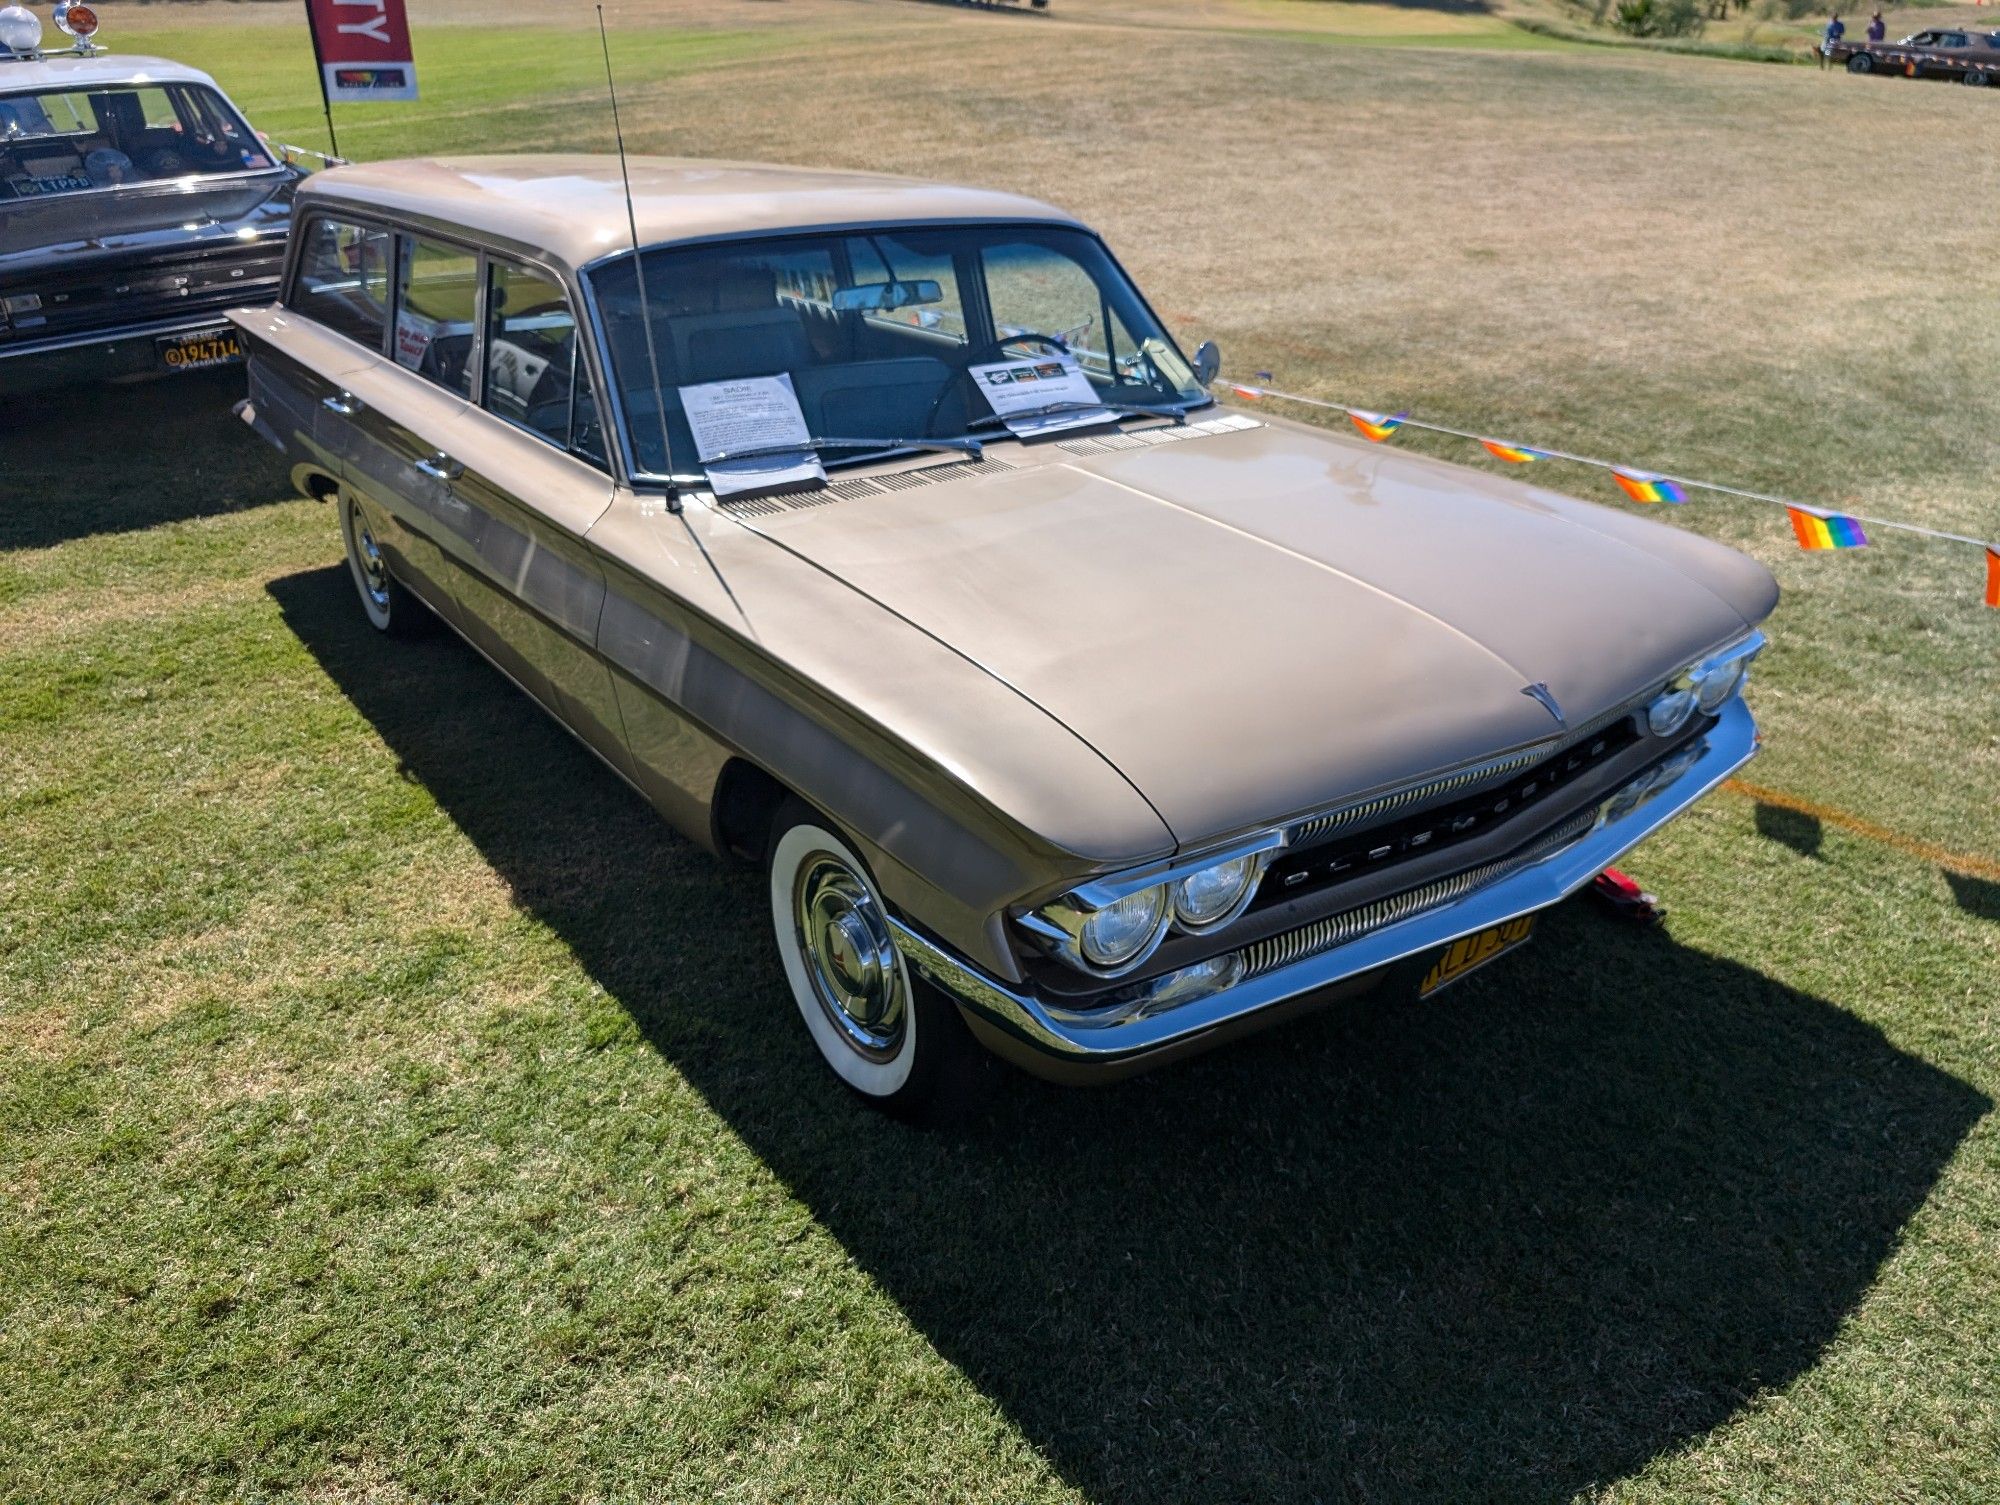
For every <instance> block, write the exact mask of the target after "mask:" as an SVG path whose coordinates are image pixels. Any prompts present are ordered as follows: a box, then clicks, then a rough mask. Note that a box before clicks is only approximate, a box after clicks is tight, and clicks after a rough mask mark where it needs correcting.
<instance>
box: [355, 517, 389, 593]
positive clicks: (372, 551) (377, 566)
mask: <svg viewBox="0 0 2000 1505" xmlns="http://www.w3.org/2000/svg"><path fill="white" fill-rule="evenodd" d="M347 527H348V531H349V532H350V533H351V534H352V535H353V538H354V573H355V577H356V583H357V584H358V585H359V586H360V587H361V594H362V595H364V596H366V597H367V598H368V599H369V601H370V602H371V603H372V604H373V605H374V606H375V608H376V609H377V610H378V611H387V610H388V608H389V567H388V566H387V565H385V564H384V563H383V562H382V550H381V549H380V548H379V547H377V546H376V543H375V535H374V533H373V532H371V531H370V529H369V527H368V520H367V519H366V518H364V517H363V516H362V515H361V504H360V503H359V502H357V501H353V500H350V501H349V502H348V504H347Z"/></svg>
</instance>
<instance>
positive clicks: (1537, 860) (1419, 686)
mask: <svg viewBox="0 0 2000 1505" xmlns="http://www.w3.org/2000/svg"><path fill="white" fill-rule="evenodd" d="M631 178H632V190H633V193H632V199H631V203H630V207H629V218H628V205H627V200H626V197H625V195H624V192H623V191H622V188H621V183H620V173H619V167H618V163H617V161H616V159H609V160H607V159H601V158H592V157H491V158H466V159H458V160H450V161H410V162H395V163H381V164H372V165H368V166H358V167H346V168H339V169H335V170H333V171H330V172H327V173H323V174H320V175H318V176H316V177H314V178H312V179H310V180H308V182H307V183H306V184H305V185H303V187H302V188H301V191H300V196H299V228H298V233H297V235H296V237H295V241H294V249H293V253H292V257H291V263H290V268H289V272H288V277H287V281H286V284H285V289H284V295H283V301H282V302H281V303H280V304H279V305H277V306H275V307H269V308H255V309H242V310H238V311H237V312H235V313H234V314H233V315H232V318H233V319H234V320H235V322H236V324H237V325H238V327H239V328H240V329H241V331H242V333H243V337H244V340H245V343H246V345H247V348H248V350H249V357H250V381H251V398H250V400H249V402H248V403H247V404H245V406H244V408H243V416H244V417H245V419H246V421H248V422H250V423H251V424H252V425H253V426H254V427H255V428H256V430H257V431H258V432H259V433H261V434H262V435H264V436H265V437H266V438H267V439H269V440H270V441H271V442H273V443H274V444H276V445H278V446H280V447H282V448H283V449H285V450H286V451H287V452H288V453H289V455H290V456H291V458H292V460H293V463H294V466H295V470H294V477H295V480H296V482H297V484H298V485H299V487H300V488H301V489H302V490H303V491H304V492H306V493H307V494H308V495H312V496H317V497H323V498H326V499H328V500H331V501H333V502H335V504H336V505H337V507H338V510H339V515H340V522H341V527H342V530H343V535H344V538H345V541H346V547H347V554H348V559H349V562H350V564H351V567H352V573H353V578H354V582H355V585H356V586H357V587H358V589H359V593H360V598H361V604H362V607H363V609H364V610H365V611H366V613H367V615H368V618H369V620H370V621H371V622H372V623H373V624H374V625H375V626H376V627H377V628H380V629H382V630H383V631H385V632H390V633H393V632H398V631H401V630H403V629H404V628H405V627H408V626H411V625H413V623H414V622H415V621H422V620H428V618H430V617H431V616H433V615H434V616H436V617H437V618H441V619H442V620H444V621H445V622H447V623H449V624H450V625H451V626H453V627H454V628H455V629H457V631H458V632H460V633H461V634H463V635H464V636H465V638H466V639H467V640H469V641H470V642H471V643H472V644H473V645H474V646H475V647H476V648H477V649H479V651H480V652H482V653H483V654H484V655H485V656H486V657H488V658H489V659H491V660H492V662H493V663H495V664H496V665H498V666H499V667H500V668H501V669H502V670H503V671H504V672H505V673H506V674H508V675H509V676H510V677H512V678H513V679H514V680H515V681H516V682H517V683H518V684H519V685H520V686H521V687H522V688H523V689H525V690H526V691H527V692H528V693H529V694H530V695H532V696H533V697H534V698H535V699H536V700H538V701H539V702H540V703H541V704H542V705H543V706H544V707H546V708H547V709H548V710H549V711H550V712H551V713H552V714H553V715H555V716H556V717H557V718H558V719H559V720H560V721H561V722H562V723H563V724H564V725H565V726H566V727H568V728H569V729H570V730H571V731H572V732H574V733H575V735H576V736H577V737H578V738H580V739H581V740H582V741H583V742H584V743H585V744H586V745H587V746H588V747H590V748H591V749H592V750H593V751H594V752H596V753H597V754H598V756H599V757H601V758H602V759H603V760H604V761H605V762H606V763H607V764H609V765H610V766H611V767H612V768H613V769H615V770H616V771H617V772H618V773H619V774H621V775H622V776H623V777H624V778H625V779H627V780H629V781H630V782H631V783H632V784H633V785H634V786H635V787H636V788H637V789H638V790H639V791H640V792H641V793H643V794H644V796H645V797H646V798H647V799H648V800H650V801H651V802H652V803H653V804H654V805H655V806H656V807H657V808H658V809H659V810H660V811H661V812H662V813H663V814H664V815H665V816H666V818H667V819H668V820H669V821H671V822H672V823H673V824H674V825H675V826H676V827H678V828H679V829H680V830H681V831H682V832H684V833H686V834H687V835H688V836H689V837H691V838H693V839H694V840H696V841H699V842H702V843H705V844H707V845H708V846H710V847H712V848H713V849H714V850H716V851H717V852H719V853H723V854H729V855H732V856H736V857H739V858H742V859H746V860H750V861H755V862H761V863H762V864H764V866H765V868H766V870H767V871H768V874H769V888H770V902H771V921H772V927H773V934H774V937H775V940H776V943H777V947H778V951H779V955H780V957H781V959H782V962H783V966H784V971H785V974H786V976H787V978H788V980H789V984H790V988H791V991H792V993H793V994H794V996H795V1001H796V1002H797V1005H798V1008H799V1011H800V1013H801V1015H802V1016H803V1018H804V1020H805V1023H806V1025H807V1028H808V1030H809V1031H810V1034H811V1036H812V1038H813V1040H814V1041H815V1042H816V1043H817V1045H818V1047H819V1049H820V1051H821V1052H822V1053H823V1054H824V1056H825V1058H826V1060H827V1061H828V1063H829V1064H830V1065H831V1066H832V1067H833V1069H834V1070H835V1071H836V1072H837V1073H838V1074H839V1076H840V1077H841V1078H842V1080H844V1081H845V1082H847V1083H848V1084H849V1085H850V1086H851V1087H853V1088H854V1089H855V1090H856V1091H858V1092H860V1093H861V1094H863V1095H864V1096H866V1097H868V1098H870V1099H872V1100H874V1101H875V1102H877V1103H879V1104H881V1105H884V1106H887V1107H890V1108H893V1109H899V1110H907V1109H914V1108H916V1107H919V1106H921V1105H924V1104H926V1103H927V1102H932V1101H935V1100H938V1099H939V1098H941V1097H946V1096H948V1095H949V1094H950V1093H951V1092H953V1091H954V1090H955V1088H954V1084H955V1083H956V1082H957V1081H958V1080H959V1072H960V1071H961V1069H962V1068H963V1067H964V1066H966V1065H967V1064H968V1063H969V1062H971V1061H974V1060H976V1059H977V1056H976V1052H975V1051H974V1050H973V1045H972V1039H973V1037H976V1038H977V1040H978V1041H981V1042H983V1043H984V1044H986V1045H987V1046H989V1047H991V1048H992V1049H993V1050H995V1051H998V1052H1000V1053H1001V1054H1003V1055H1005V1056H1006V1057H1008V1058H1011V1059H1012V1060H1014V1061H1016V1062H1018V1063H1019V1064H1021V1065H1023V1066H1026V1067H1028V1068H1029V1069H1031V1070H1034V1071H1038V1072H1040V1073H1042V1074H1044V1075H1049V1076H1054V1077H1058V1078H1063V1079H1071V1080H1080V1079H1087V1078H1092V1077H1101V1076H1104V1075H1107V1074H1113V1073H1116V1072H1118V1071H1121V1070H1127V1069H1131V1068H1133V1067H1136V1066H1140V1065H1144V1064H1148V1063H1151V1062H1155V1061H1158V1060H1161V1059H1164V1058H1166V1057H1169V1056H1173V1055H1178V1054H1182V1053H1186V1052H1188V1051H1190V1050H1193V1049H1197V1048H1201V1047H1205V1046H1207V1045H1210V1044H1212V1043H1215V1042H1216V1041H1219V1040H1221V1039H1224V1038H1226V1037H1227V1036H1229V1035H1230V1034H1232V1033H1235V1032H1238V1031H1240V1030H1243V1029H1246V1028H1249V1027H1252V1026H1256V1025H1260V1024H1264V1023H1267V1022H1270V1021H1273V1020H1275V1019H1278V1018H1280V1017H1282V1016H1284V1015H1285V1014H1287V1013H1290V1012H1294V1011H1296V1010H1297V1009H1299V1008H1301V1007H1304V1006H1306V1005H1308V1004H1310V1003H1313V1002H1317V1001H1321V1000H1324V999H1326V998H1329V997H1333V996H1338V995H1339V994H1340V993H1341V992H1343V991H1350V990H1356V989H1359V988H1362V987H1365V986H1369V985H1372V984H1376V983H1379V982H1381V981H1383V980H1384V979H1394V978H1398V977H1401V976H1404V975H1407V976H1408V977H1409V979H1410V985H1412V986H1414V987H1419V988H1422V987H1434V986H1437V985H1439V984H1440V983H1442V982H1444V981H1448V980H1450V979H1451V978H1452V977H1454V976H1456V975H1457V974H1458V973H1459V972H1460V971H1462V970H1464V968H1465V967H1466V966H1467V965H1469V964H1471V963H1473V962H1476V961H1478V960H1480V959H1483V958H1484V957H1486V956H1487V955H1489V954H1491V953H1494V952H1497V951H1498V950H1500V949H1503V948H1504V947H1505V946H1506V945H1507V944H1509V943H1511V942H1513V941H1514V940H1517V939H1518V938H1520V937H1521V936H1522V935H1523V934H1524V933H1525V931H1526V930H1527V928H1528V925H1529V924H1530V923H1531V917H1532V915H1533V914H1534V912H1536V911H1538V910H1540V909H1543V908H1546V907H1547V906H1549V905H1551V904H1554V903H1555V902H1556V901H1558V900H1559V899H1561V898H1563V897H1564V896H1565V895H1566V894H1569V893H1571V892H1572V891H1574V890H1575V889H1577V888H1578V887H1579V886H1581V885H1583V884H1585V883H1587V882H1588V881H1589V880H1590V879H1591V878H1592V877H1593V876H1594V875H1595V874H1596V873H1598V872H1599V871H1600V870H1601V869H1603V868H1604V867H1605V866H1606V865H1607V864H1609V863H1611V862H1612V861H1613V860H1615V859H1616V858H1617V857H1618V856H1619V855H1620V854H1622V853H1623V852H1625V851H1626V850H1627V849H1628V848H1630V847H1631V846H1632V845H1633V844H1634V843H1635V842H1637V841H1639V840H1640V839H1641V838H1642V837H1644V836H1645V835H1646V834H1647V833H1648V832H1650V831H1653V830H1654V829H1656V828H1657V827H1658V826H1659V825H1661V824H1662V823H1663V822H1664V821H1666V820H1668V819H1669V818H1671V817H1672V816H1673V815H1675V814H1676V813H1678V812H1679V811H1681V810H1683V809H1685V808H1686V807H1687V806H1688V804H1689V803H1690V802H1692V801H1693V800H1695V799H1697V798H1698V797H1699V796H1701V795H1702V794H1703V793H1705V792H1706V791H1707V790H1709V789H1711V788H1713V787H1714V786H1715V785H1716V784H1717V783H1718V782H1719V781H1720V780H1721V779H1723V778H1724V777H1725V776H1726V775H1728V774H1729V773H1730V772H1731V771H1732V770H1734V769H1736V768H1737V767H1739V766H1740V765H1741V764H1742V763H1743V762H1744V761H1745V760H1746V759H1748V758H1749V757H1750V756H1751V754H1752V752H1753V751H1754V750H1755V745H1756V734H1755V730H1754V727H1753V724H1752V721H1751V717H1750V713H1749V711H1748V710H1747V709H1746V708H1745V706H1744V703H1743V700H1742V697H1741V694H1740V693H1739V692H1740V687H1741V684H1742V682H1743V677H1744V673H1745V669H1746V667H1747V665H1748V662H1749V660H1750V658H1751V656H1752V655H1754V654H1755V653H1756V652H1757V650H1758V649H1759V647H1760V646H1761V645H1762V638H1761V637H1760V636H1759V634H1758V632H1757V630H1756V625H1757V623H1758V622H1759V621H1760V620H1761V619H1762V618H1763V617H1764V616H1765V615H1766V614H1767V613H1768V612H1769V611H1770V610H1771V608H1772V606H1773V604H1774V603H1775V600H1776V594H1777V592H1776V587H1775V585H1774V584H1773V582H1772V579H1771V577H1770V575H1769V574H1768V573H1767V572H1766V571H1765V570H1763V569H1762V568H1761V567H1760V566H1758V565H1757V564H1755V563H1753V562H1752V561H1750V560H1749V559H1747V558H1745V557H1743V556H1742V555H1740V554H1737V553H1735V552H1733V551H1731V550H1729V549H1726V548H1723V547H1720V546H1718V545H1716V544H1713V543H1710V542H1707V541H1705V540H1703V539H1701V538H1698V537H1696V536H1694V535H1692V534H1689V533H1686V532H1682V531H1679V530H1676V529H1672V528H1667V527H1662V526H1658V525H1656V524H1654V523H1652V522H1650V521H1646V520H1644V519H1642V518H1640V517H1637V516H1634V515H1629V514H1625V513H1621V512H1617V511H1613V510H1610V509H1607V508H1604V507H1599V506H1595V505H1591V504H1588V503H1584V502H1580V501H1576V500H1572V499H1570V498H1566V497H1562V496H1558V495H1554V494H1552V493H1549V492H1545V491H1540V490H1535V489H1532V488H1529V487H1526V486H1523V485H1519V484H1514V483H1510V482H1504V481H1500V480H1496V479H1492V478H1489V477H1487V476H1485V475H1482V474H1479V473H1476V472H1473V471H1470V470H1465V469H1460V468H1457V467H1454V466H1451V465H1446V464H1442V463H1439V462H1437V461H1435V460H1431V459H1426V458H1422V457H1419V456H1416V455H1413V454H1410V453H1407V452H1399V451H1397V450H1394V449H1388V448H1378V447H1374V446H1370V445H1368V444H1365V443H1363V442H1361V441H1359V440H1357V439H1353V438H1349V437H1341V436H1337V435H1333V434H1329V433H1326V432H1324V431H1321V430H1318V429H1314V428H1311V427H1308V426H1305V425H1301V424H1295V423H1290V422H1287V421H1284V420H1282V419H1279V418H1275V417H1267V416H1264V415H1263V414H1262V413H1261V412H1260V413H1258V414H1256V415H1254V416H1253V415H1252V414H1249V413H1244V412H1236V411H1228V410H1225V409H1222V408H1220V407H1218V406H1217V405H1216V404H1215V403H1214V402H1213V401H1212V400H1211V398H1210V397H1209V394H1208V393H1207V391H1206V390H1205V389H1204V385H1203V383H1204V381H1205V380H1206V379H1207V378H1210V377H1212V376H1213V375H1214V371H1215V365H1216V357H1215V355H1214V352H1213V348H1212V347H1206V346H1205V347H1203V350H1202V351H1201V352H1199V353H1198V354H1197V355H1196V357H1195V358H1194V359H1193V360H1190V359H1188V358H1187V357H1186V356H1184V355H1183V354H1182V352H1181V350H1180V349H1179V347H1178V346H1177V345H1176V344H1175V343H1174V341H1173V339H1172V337H1171V336H1170V335H1169V334H1168V333H1167V332H1166V330H1165V329H1164V328H1163V327H1162V325H1161V323H1160V321H1159V320H1158V318H1157V317H1156V316H1155V314H1154V312H1153V311H1152V309H1151V308H1150V307H1149V306H1148V305H1147V303H1146V302H1145V300H1144V299H1143V298H1142V297H1141V295H1140V294H1139V292H1138V290H1137V289H1136V288H1135V287H1134V285H1133V284H1132V282H1131V281H1130V280H1129V279H1128V278H1127V276H1126V275H1125V273H1124V272H1123V271H1122V270H1121V269H1120V267H1119V265H1118V264H1117V262H1116V261H1114V260H1113V258H1112V256H1111V254H1110V253H1109V251H1108V250H1107V249H1106V248H1105V246H1104V244H1103V242H1102V241H1101V240H1100V239H1099V238H1098V237H1097V236H1096V235H1094V234H1093V233H1092V232H1091V231H1090V230H1089V229H1088V228H1086V227H1085V226H1084V225H1082V224H1080V223H1078V222H1077V221H1076V220H1074V219H1072V218H1071V217H1069V216H1068V215H1066V214H1064V213H1062V212H1061V211H1059V210H1056V209H1053V208H1050V207H1049V206H1048V205H1046V204H1041V203H1037V202H1034V201H1031V200H1028V199H1023V198H1018V197H1014V196H1011V195H1007V194H1001V193H990V192H980V191H975V190H972V189H967V188H958V187H949V186H941V185H935V184H925V183H916V182H909V181H904V180H900V179H893V178H886V177H879V176H872V175H862V174H848V173H833V172H807V171H801V170H795V169H789V168H778V167H758V166H743V165H734V164H724V163H714V162H681V161H665V160H652V159H644V160H635V161H634V162H633V163H632V165H631ZM635 238H636V240H637V242H638V243H639V244H640V245H642V246H643V247H644V250H643V252H642V253H640V254H636V255H635V253H634V249H633V242H634V240H635Z"/></svg>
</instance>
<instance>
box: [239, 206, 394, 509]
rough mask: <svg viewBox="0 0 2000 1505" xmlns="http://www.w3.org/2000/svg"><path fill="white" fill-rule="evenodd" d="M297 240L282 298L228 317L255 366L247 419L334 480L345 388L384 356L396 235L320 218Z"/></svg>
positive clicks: (343, 443) (298, 460) (296, 460)
mask: <svg viewBox="0 0 2000 1505" xmlns="http://www.w3.org/2000/svg"><path fill="white" fill-rule="evenodd" d="M299 242H300V244H299V254H298V259H297V263H296V270H295V271H294V273H293V276H292V281H291V286H290V289H289V290H288V292H287V293H286V296H285V300H284V302H283V303H282V304H281V305H279V306H277V307H272V308H247V309H237V310H235V311H233V312H232V313H231V314H230V316H229V317H230V319H231V321H232V322H233V323H234V324H235V325H236V327H237V328H238V329H239V330H240V331H241V332H242V335H243V343H244V350H245V354H246V356H247V359H248V365H249V385H250V408H249V411H248V412H247V413H246V414H245V416H246V417H247V418H248V419H249V420H250V422H251V424H252V425H253V426H254V427H255V428H256V430H257V431H258V433H260V434H262V435H263V436H264V437H265V438H266V439H268V440H270V441H271V442H272V443H273V444H276V445H277V446H278V447H279V448H281V449H283V450H284V451H285V452H286V453H287V454H288V455H289V456H290V458H291V460H292V462H293V464H294V465H295V466H299V467H303V468H306V469H309V470H315V471H320V472H323V473H325V474H326V475H329V476H332V477H333V478H335V479H336V480H338V479H339V478H340V476H341V465H342V454H343V451H344V450H345V449H346V447H347V444H348V442H349V441H350V439H351V438H352V434H351V431H350V430H349V428H348V426H347V422H346V419H347V417H348V403H347V402H346V401H345V399H344V395H343V394H344V393H345V390H346V389H345V386H344V382H345V379H346V377H347V376H348V375H349V374H350V373H352V372H355V371H359V370H361V369H363V368H364V367H366V366H368V365H369V364H370V363H371V362H373V361H374V360H376V359H377V358H378V357H379V354H380V352H381V349H382V342H383V338H384V334H385V331H386V330H387V328H388V317H389V280H390V279H389V271H390V254H391V247H392V237H391V236H390V234H389V232H388V231H387V230H384V229H380V228H376V227H372V226H368V225H365V224H360V223H357V222H354V221H350V220H345V219H338V218H334V217H330V216H327V215H314V216H313V217H312V218H310V219H308V220H307V221H306V223H305V225H304V226H303V227H302V229H301V230H300V231H299Z"/></svg>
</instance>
